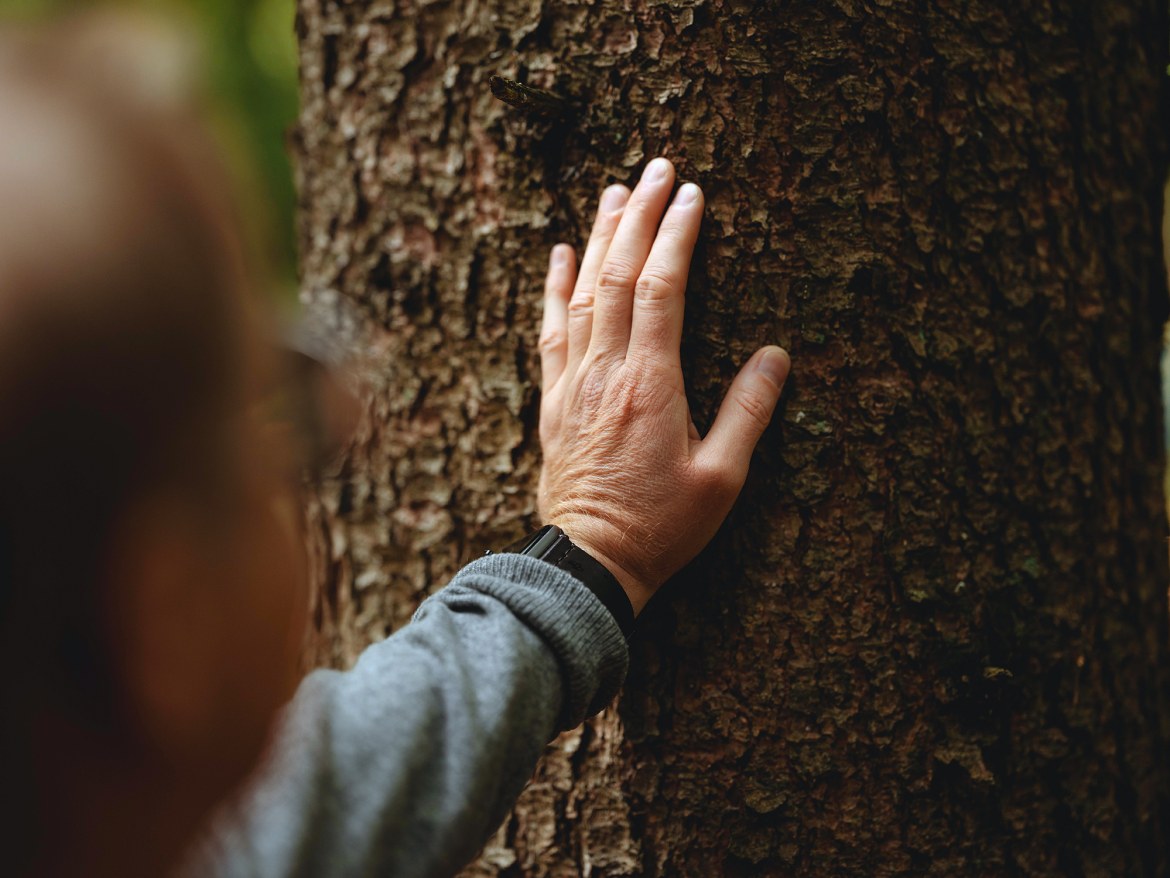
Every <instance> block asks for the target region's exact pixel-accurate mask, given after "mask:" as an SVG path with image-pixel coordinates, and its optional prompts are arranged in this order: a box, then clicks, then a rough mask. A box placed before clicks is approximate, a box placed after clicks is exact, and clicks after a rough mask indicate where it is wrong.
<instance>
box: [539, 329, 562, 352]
mask: <svg viewBox="0 0 1170 878" xmlns="http://www.w3.org/2000/svg"><path fill="white" fill-rule="evenodd" d="M568 341H569V336H568V333H567V332H565V330H563V329H561V328H559V327H558V328H556V329H546V330H545V331H544V332H542V333H541V334H540V341H539V342H538V343H537V346H538V347H539V348H540V352H541V353H542V354H552V353H556V352H557V351H559V350H560V349H561V348H563V347H564V346H565V345H566V344H568Z"/></svg>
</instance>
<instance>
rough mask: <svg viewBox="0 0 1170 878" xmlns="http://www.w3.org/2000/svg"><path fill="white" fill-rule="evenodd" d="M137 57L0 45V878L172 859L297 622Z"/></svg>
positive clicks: (179, 146) (159, 74)
mask: <svg viewBox="0 0 1170 878" xmlns="http://www.w3.org/2000/svg"><path fill="white" fill-rule="evenodd" d="M140 41H141V40H140V32H139V31H136V30H135V29H134V28H133V27H131V28H120V26H117V25H114V26H111V25H110V24H109V22H108V20H104V19H103V20H96V19H95V20H90V21H73V22H71V23H67V24H62V25H58V26H56V27H55V28H54V29H52V30H49V31H30V30H15V29H8V30H4V29H0V485H3V489H2V490H0V650H2V655H3V658H4V660H5V661H4V666H5V668H6V671H5V674H4V675H3V677H2V678H0V679H2V680H3V682H2V683H0V687H2V690H3V699H4V704H5V723H4V726H5V730H4V733H3V734H4V740H3V746H2V748H0V749H2V752H3V755H2V756H0V759H2V760H3V761H4V767H3V775H4V777H5V785H6V789H5V792H4V794H3V795H4V797H5V809H4V810H5V813H4V814H3V815H2V816H3V820H2V821H0V825H4V826H5V829H4V834H5V835H8V838H6V839H5V841H6V842H7V844H6V845H5V847H6V848H7V851H8V852H12V854H13V855H14V856H16V858H17V863H18V866H17V871H18V872H19V871H21V870H22V869H24V870H34V871H40V870H45V871H48V870H52V869H54V868H59V867H60V866H61V863H60V862H57V863H54V862H53V861H52V858H51V857H50V854H51V853H55V854H56V855H57V857H58V859H59V860H61V861H64V860H66V859H67V858H68V856H69V852H68V851H65V852H62V851H60V850H56V851H54V850H53V846H54V845H56V846H57V847H58V848H59V847H60V845H61V842H62V836H61V834H60V833H61V832H62V827H63V826H64V827H66V830H65V831H66V832H72V842H73V843H74V844H76V845H77V846H78V850H79V851H80V850H82V849H86V850H87V854H86V855H87V857H88V858H89V859H90V862H92V863H93V864H95V867H94V868H93V869H92V870H87V871H89V873H90V874H97V873H98V872H99V871H100V870H101V869H103V868H105V869H107V870H118V871H123V869H122V867H119V866H118V864H117V862H116V861H117V858H118V856H119V854H120V852H119V851H118V850H117V845H118V844H119V842H118V838H119V832H120V827H122V825H123V823H135V822H137V824H138V825H139V827H140V829H141V831H142V835H143V839H142V840H141V841H143V842H144V845H143V848H144V849H143V850H142V851H139V853H140V854H141V855H142V856H141V862H140V863H139V864H138V866H137V867H136V866H134V865H133V864H131V863H129V862H127V863H126V864H125V866H124V871H123V873H124V874H130V873H131V871H132V869H133V868H143V867H148V866H146V864H148V863H149V861H151V859H152V858H153V859H154V860H158V859H160V858H163V859H165V858H166V857H167V856H171V855H173V853H174V850H173V849H174V847H175V846H176V845H177V844H179V843H180V841H181V836H182V835H183V834H184V833H185V832H189V831H190V830H191V828H192V827H193V825H194V822H195V821H197V820H198V818H199V816H200V815H201V814H202V813H203V812H204V811H205V810H206V808H207V807H208V806H209V805H210V804H212V803H213V802H214V801H215V800H216V799H218V798H219V797H221V796H222V795H223V794H224V793H225V792H226V791H227V790H228V789H229V788H230V787H231V786H232V785H233V784H234V783H236V782H237V781H238V780H239V779H240V777H241V776H242V774H243V773H244V772H245V771H246V769H247V768H248V767H249V766H250V764H251V763H252V761H253V760H254V759H255V757H256V756H257V754H258V751H259V749H260V747H261V746H262V743H263V739H264V735H265V733H266V729H267V726H268V723H269V721H270V719H271V716H272V713H273V711H274V710H275V708H276V707H277V706H278V705H279V704H280V703H281V701H282V700H283V699H285V698H286V697H287V696H288V694H289V692H290V687H291V683H292V681H293V680H294V679H295V678H294V674H295V670H296V651H297V647H298V645H299V641H300V635H301V628H302V626H303V619H302V613H303V607H304V605H305V600H304V595H303V582H302V578H303V570H302V565H301V564H300V563H299V552H298V551H297V546H298V542H297V540H296V539H295V533H294V529H293V528H291V527H289V526H288V524H289V523H288V520H287V518H288V516H286V520H284V521H282V520H280V509H281V508H282V506H281V504H282V503H283V504H284V506H283V508H284V509H285V511H286V512H287V511H288V504H287V501H288V495H287V491H286V490H285V486H284V483H283V482H282V478H281V477H282V476H283V475H284V473H285V472H286V470H287V467H286V466H284V465H283V464H284V463H286V462H287V459H288V457H289V454H290V453H291V451H290V449H289V447H288V445H287V443H282V441H281V439H280V436H279V434H275V433H273V432H272V431H269V430H266V429H264V426H263V425H262V424H260V423H258V421H257V419H256V418H255V417H253V416H252V414H253V413H254V410H255V408H256V406H255V401H256V399H257V397H258V395H259V393H260V388H261V387H262V386H263V384H264V382H265V380H266V376H267V375H268V373H269V372H270V371H271V369H272V362H271V360H270V359H269V358H268V357H267V355H266V353H265V351H266V348H265V345H264V344H262V343H261V337H262V334H261V332H260V330H259V327H260V325H261V324H260V322H259V320H258V318H257V315H256V313H255V309H254V307H253V306H254V302H253V299H252V291H253V290H254V288H255V287H256V285H257V275H256V273H255V267H254V266H252V265H250V264H249V261H248V258H247V251H246V248H245V247H244V246H243V245H242V243H241V242H242V235H241V233H240V225H239V222H238V219H237V217H236V215H235V213H234V210H233V206H232V201H231V199H230V198H229V197H228V190H229V187H228V185H227V180H226V177H225V175H224V174H223V172H222V171H221V169H220V165H219V162H218V160H217V156H216V151H215V149H214V148H213V147H212V144H211V142H210V140H209V139H208V137H207V134H206V132H205V131H204V130H203V129H202V128H201V127H200V125H199V124H198V120H197V113H196V108H195V107H194V105H193V104H192V103H191V102H190V101H189V100H188V99H187V95H186V94H185V93H184V92H182V91H181V90H179V91H176V90H175V89H173V88H170V87H168V85H167V83H166V82H164V81H163V80H165V77H166V72H165V71H157V70H154V71H152V70H151V69H150V67H149V64H150V62H151V53H150V51H149V48H150V47H149V45H145V48H146V50H145V51H142V49H143V45H139V43H140ZM157 57H169V56H167V54H166V53H162V55H157ZM136 58H137V61H141V62H143V63H144V64H145V65H146V66H137V67H136V66H135V65H136V63H137V62H136ZM99 804H100V805H101V807H100V808H99V807H98V805H99ZM144 813H145V814H146V815H148V816H149V815H150V814H152V813H153V814H155V815H157V819H158V820H159V821H160V822H161V823H163V824H165V826H160V827H159V828H158V831H157V832H155V833H153V834H152V832H151V830H150V829H149V828H148V827H147V826H145V825H143V823H142V821H143V820H145V819H147V817H144V816H143V814H144ZM152 846H154V847H157V848H159V850H149V848H151V847H152ZM106 847H109V848H111V849H110V850H105V848H106ZM123 853H125V855H126V856H127V857H129V856H130V851H128V850H127V851H124V852H123ZM22 855H23V856H24V859H23V861H22V860H21V856H22ZM107 860H108V861H109V862H107ZM156 865H157V864H156Z"/></svg>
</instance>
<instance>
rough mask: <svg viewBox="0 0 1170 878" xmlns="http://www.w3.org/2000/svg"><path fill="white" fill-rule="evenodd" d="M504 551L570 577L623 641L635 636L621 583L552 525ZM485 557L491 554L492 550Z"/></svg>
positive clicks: (627, 597)
mask: <svg viewBox="0 0 1170 878" xmlns="http://www.w3.org/2000/svg"><path fill="white" fill-rule="evenodd" d="M503 551H504V552H508V553H512V554H516V555H527V556H528V557H529V558H537V559H538V560H541V561H546V562H548V563H549V564H552V565H553V566H554V567H559V568H561V569H562V570H564V571H565V572H566V573H569V574H572V575H573V576H574V577H575V578H576V579H577V580H579V581H580V582H581V583H582V584H583V585H584V586H585V587H586V588H587V589H589V590H590V591H591V592H593V593H594V594H595V595H597V598H598V599H599V600H600V601H601V602H602V603H603V604H605V608H606V609H607V610H609V612H610V614H611V615H612V616H613V618H614V621H616V622H617V624H618V627H619V628H620V629H621V630H622V634H623V635H625V638H626V640H629V639H630V636H631V635H632V634H633V633H634V605H633V604H631V603H630V598H629V596H628V595H627V594H626V590H625V589H624V588H622V586H621V583H620V582H618V581H617V578H616V577H615V576H614V575H613V574H612V573H610V572H609V570H607V569H606V567H605V565H604V564H602V563H601V562H599V561H598V560H597V559H596V558H594V557H593V556H592V555H590V554H589V553H588V552H586V551H585V550H584V549H582V548H580V547H579V546H576V545H574V544H573V541H572V540H570V539H569V538H568V537H567V536H566V535H565V532H564V531H563V530H561V529H560V528H559V527H557V526H556V525H555V524H546V525H545V526H544V527H542V528H541V529H540V530H538V531H536V533H532V534H529V535H528V536H526V537H524V538H523V539H521V540H518V541H516V542H515V543H513V544H512V545H510V546H508V547H507V548H506V549H504V550H503ZM486 554H489V555H490V554H491V551H490V550H489V551H488V552H487V553H486Z"/></svg>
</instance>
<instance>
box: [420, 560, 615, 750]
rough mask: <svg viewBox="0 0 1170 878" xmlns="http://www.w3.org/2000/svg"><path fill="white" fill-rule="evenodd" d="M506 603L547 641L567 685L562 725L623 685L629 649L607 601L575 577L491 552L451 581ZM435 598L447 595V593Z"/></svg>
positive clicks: (570, 723)
mask: <svg viewBox="0 0 1170 878" xmlns="http://www.w3.org/2000/svg"><path fill="white" fill-rule="evenodd" d="M451 585H460V586H462V587H464V588H471V589H474V590H476V591H478V592H480V593H482V594H486V595H490V596H491V597H493V598H495V599H496V600H498V601H500V602H501V603H503V604H505V605H506V606H507V607H508V609H509V610H511V611H512V613H513V614H514V615H515V616H516V617H517V618H518V619H520V621H522V622H523V623H524V624H525V625H527V626H528V627H529V628H531V629H532V630H533V631H535V632H536V633H537V634H539V635H540V637H541V638H542V639H543V640H544V641H545V643H547V644H548V646H549V648H550V649H551V650H552V651H553V654H554V655H555V656H556V658H557V663H558V664H559V665H560V668H561V676H562V678H563V680H564V684H565V703H564V706H563V708H562V712H561V721H560V726H561V728H564V729H570V728H573V727H574V726H577V725H578V724H580V723H581V721H582V720H584V719H585V718H586V717H589V716H592V715H593V714H595V713H597V712H598V711H600V710H601V709H602V708H604V707H605V706H606V705H607V704H609V702H610V701H611V700H612V699H613V697H614V695H616V694H617V692H618V690H619V689H620V688H621V685H622V682H623V681H624V680H625V678H626V671H627V670H628V668H629V662H630V653H629V649H628V647H627V646H626V639H625V637H623V636H622V632H621V628H619V627H618V624H617V622H616V621H615V620H614V618H613V614H611V613H610V611H609V610H608V609H606V606H605V604H603V603H602V602H601V600H600V599H599V598H598V597H597V595H595V594H593V592H592V591H590V590H589V589H588V588H586V586H585V585H584V584H583V583H581V582H580V581H578V580H577V579H576V578H575V577H573V576H572V575H570V574H569V573H566V572H565V571H564V570H561V569H559V568H557V567H553V566H552V565H551V564H548V563H546V562H544V561H539V560H537V559H535V558H529V557H527V556H525V555H515V554H509V553H505V554H499V555H488V556H487V557H485V558H479V559H477V560H475V561H472V562H471V563H470V564H468V565H467V566H466V567H464V568H463V569H462V570H460V571H459V573H458V574H456V576H455V577H454V578H453V579H452V580H451ZM434 598H437V599H440V600H441V599H442V592H441V591H440V592H438V593H437V594H436V595H435V596H434Z"/></svg>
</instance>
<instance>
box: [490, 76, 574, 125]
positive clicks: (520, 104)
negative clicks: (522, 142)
mask: <svg viewBox="0 0 1170 878" xmlns="http://www.w3.org/2000/svg"><path fill="white" fill-rule="evenodd" d="M488 85H489V86H491V89H492V94H493V95H495V96H496V97H497V98H499V99H500V100H501V101H503V102H504V103H505V104H507V105H508V106H510V107H516V108H517V109H520V110H524V111H525V112H526V113H531V114H532V115H534V116H543V117H545V118H550V117H553V116H563V115H565V114H566V113H568V112H569V108H570V104H569V102H568V101H567V100H566V99H565V98H563V97H561V96H560V95H555V94H553V93H552V92H549V91H544V90H543V89H539V88H533V87H532V86H531V85H525V84H524V83H522V82H516V81H515V80H513V79H504V78H503V77H502V76H493V77H491V78H490V79H488Z"/></svg>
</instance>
